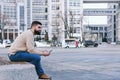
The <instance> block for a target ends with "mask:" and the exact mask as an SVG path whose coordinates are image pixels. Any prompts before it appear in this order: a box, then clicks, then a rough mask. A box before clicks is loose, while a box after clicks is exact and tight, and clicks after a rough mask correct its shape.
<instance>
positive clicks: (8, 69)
mask: <svg viewBox="0 0 120 80" xmlns="http://www.w3.org/2000/svg"><path fill="white" fill-rule="evenodd" d="M0 62H1V63H2V64H1V65H0V80H38V76H37V74H36V71H35V67H34V65H32V64H29V63H26V62H12V63H11V62H10V61H7V60H5V59H4V58H3V59H1V58H0Z"/></svg>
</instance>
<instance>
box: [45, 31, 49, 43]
mask: <svg viewBox="0 0 120 80" xmlns="http://www.w3.org/2000/svg"><path fill="white" fill-rule="evenodd" d="M48 40H49V39H48V32H47V31H45V41H46V42H48Z"/></svg>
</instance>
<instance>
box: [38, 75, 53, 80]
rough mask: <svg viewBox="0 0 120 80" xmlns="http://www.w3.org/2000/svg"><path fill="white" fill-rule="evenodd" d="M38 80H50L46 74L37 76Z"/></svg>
mask: <svg viewBox="0 0 120 80" xmlns="http://www.w3.org/2000/svg"><path fill="white" fill-rule="evenodd" d="M39 79H49V80H51V78H50V77H48V76H47V75H46V74H42V75H40V76H39Z"/></svg>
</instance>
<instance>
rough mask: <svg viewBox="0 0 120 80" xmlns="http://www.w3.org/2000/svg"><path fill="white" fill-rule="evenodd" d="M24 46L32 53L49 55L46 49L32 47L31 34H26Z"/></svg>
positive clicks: (32, 39)
mask: <svg viewBox="0 0 120 80" xmlns="http://www.w3.org/2000/svg"><path fill="white" fill-rule="evenodd" d="M26 47H27V51H28V52H30V53H33V54H40V55H42V56H49V55H50V53H49V52H48V51H47V50H46V51H40V50H37V49H35V47H34V36H33V35H30V34H28V35H26Z"/></svg>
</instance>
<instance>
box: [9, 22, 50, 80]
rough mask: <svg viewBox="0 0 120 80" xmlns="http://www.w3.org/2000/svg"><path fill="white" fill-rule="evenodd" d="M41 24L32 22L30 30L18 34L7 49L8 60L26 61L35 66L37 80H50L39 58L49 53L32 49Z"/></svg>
mask: <svg viewBox="0 0 120 80" xmlns="http://www.w3.org/2000/svg"><path fill="white" fill-rule="evenodd" d="M41 26H42V24H41V23H40V22H38V21H33V22H32V24H31V29H29V30H27V31H25V32H23V33H22V34H20V35H19V36H18V37H17V38H16V40H15V41H14V42H13V44H12V45H11V47H10V48H9V52H8V55H9V59H10V60H11V61H27V62H30V63H32V64H33V65H35V69H36V72H37V74H38V77H39V79H50V78H49V77H48V76H47V75H46V74H45V73H44V70H43V69H42V66H41V63H40V60H41V57H40V56H49V55H50V53H49V51H47V50H45V51H39V50H36V49H35V47H34V35H37V34H40V32H41Z"/></svg>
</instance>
